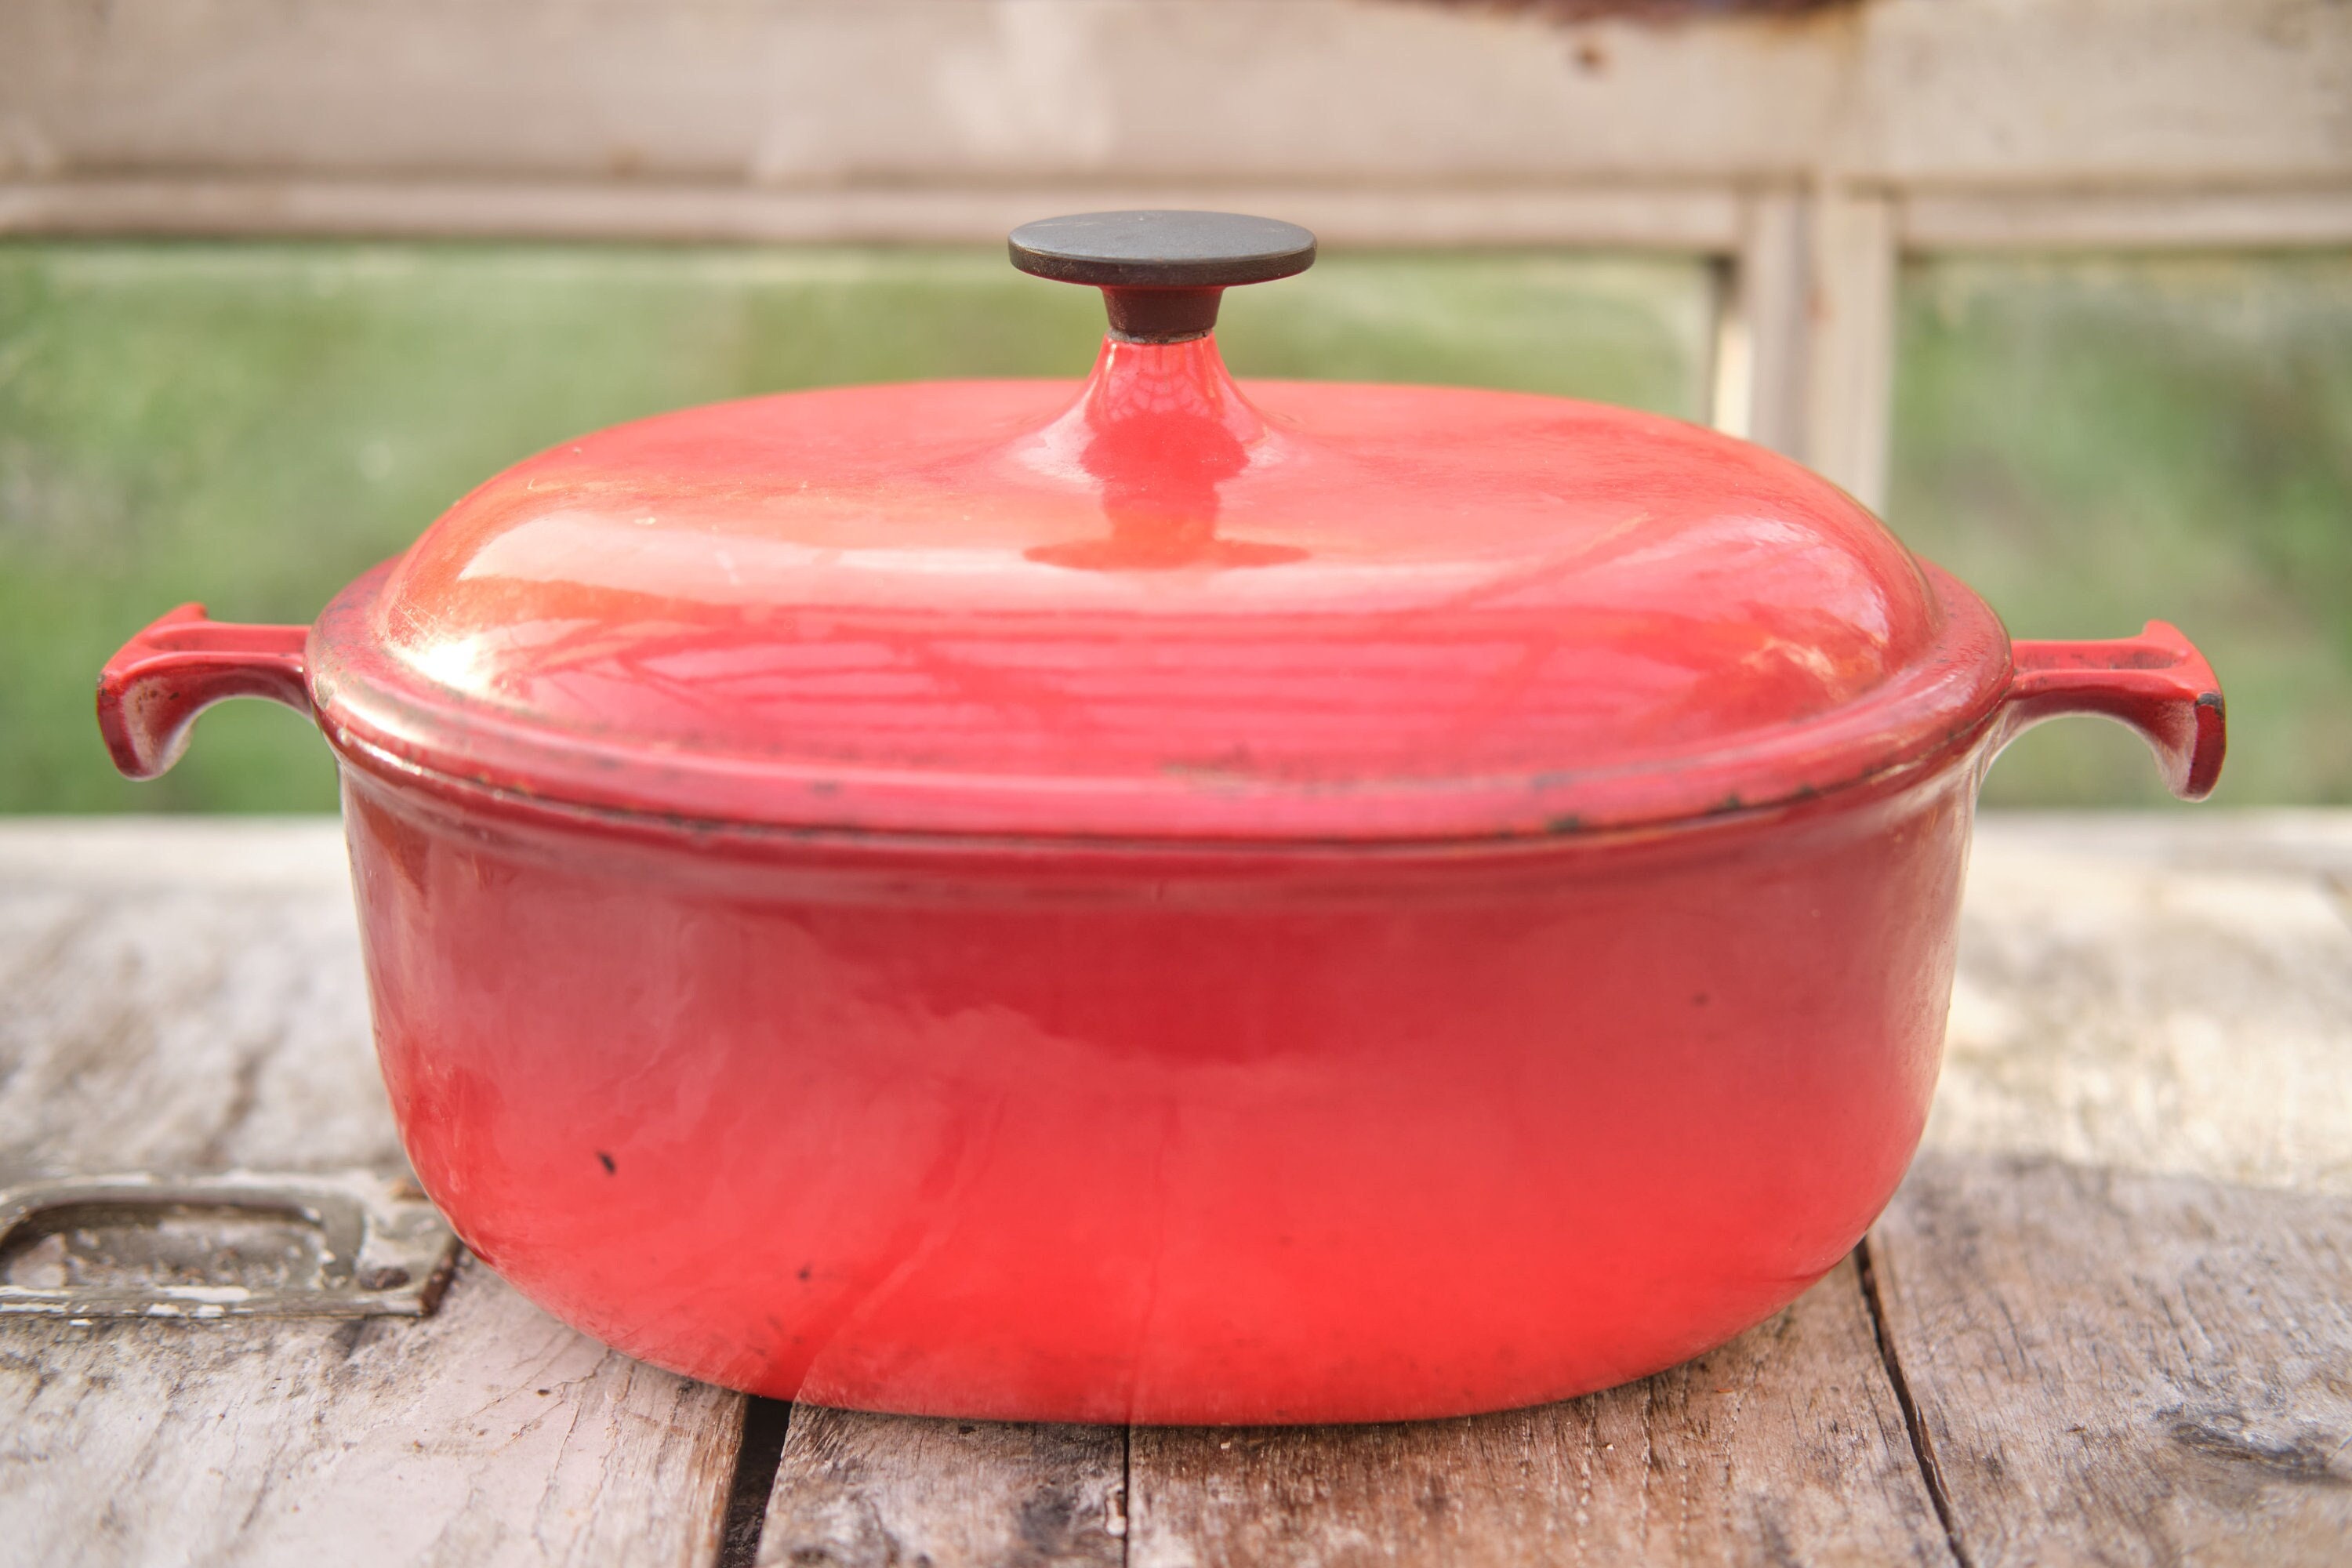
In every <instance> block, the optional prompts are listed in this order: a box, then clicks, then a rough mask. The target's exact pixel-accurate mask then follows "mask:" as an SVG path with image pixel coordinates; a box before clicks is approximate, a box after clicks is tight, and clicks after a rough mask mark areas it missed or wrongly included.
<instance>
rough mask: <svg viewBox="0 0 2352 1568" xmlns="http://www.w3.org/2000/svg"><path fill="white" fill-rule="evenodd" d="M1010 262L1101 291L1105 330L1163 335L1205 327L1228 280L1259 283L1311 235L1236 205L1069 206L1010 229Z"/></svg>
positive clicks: (1177, 337)
mask: <svg viewBox="0 0 2352 1568" xmlns="http://www.w3.org/2000/svg"><path fill="white" fill-rule="evenodd" d="M1007 248H1008V249H1010V250H1011V252H1012V254H1013V266H1015V267H1017V268H1020V269H1021V270H1022V271H1024V272H1028V273H1033V274H1034V275H1035V276H1037V277H1039V278H1052V279H1058V280H1059V281H1061V282H1064V283H1088V284H1092V285H1093V286H1094V287H1096V288H1097V289H1101V290H1102V291H1103V303H1104V305H1105V306H1106V307H1108V310H1109V312H1110V330H1111V335H1112V336H1114V337H1118V338H1123V339H1126V340H1128V341H1129V342H1150V343H1172V342H1183V341H1184V340H1185V339H1187V338H1197V337H1202V336H1203V335H1205V334H1206V333H1207V332H1208V331H1209V330H1210V329H1211V328H1213V327H1214V326H1215V325H1216V324H1217V302H1218V300H1219V298H1220V297H1221V296H1222V295H1223V293H1224V291H1225V290H1226V289H1229V288H1231V287H1233V286H1234V285H1235V284H1238V283H1265V282H1268V281H1271V280H1272V279H1276V278H1287V277H1289V276H1291V275H1292V274H1293V273H1296V272H1304V271H1306V270H1307V268H1309V267H1311V266H1313V265H1314V264H1315V237H1314V236H1313V235H1311V234H1309V233H1308V232H1307V230H1305V229H1303V228H1301V227H1299V226H1297V224H1295V223H1284V222H1282V221H1281V220H1279V219H1277V218H1270V217H1248V216H1243V215H1242V214H1240V213H1195V212H1118V213H1078V214H1075V215H1073V216H1069V217H1049V218H1041V219H1039V220H1038V221H1037V222H1035V223H1024V224H1023V225H1022V226H1020V227H1019V228H1016V229H1014V230H1013V235H1012V237H1011V239H1010V240H1009V241H1008V243H1007Z"/></svg>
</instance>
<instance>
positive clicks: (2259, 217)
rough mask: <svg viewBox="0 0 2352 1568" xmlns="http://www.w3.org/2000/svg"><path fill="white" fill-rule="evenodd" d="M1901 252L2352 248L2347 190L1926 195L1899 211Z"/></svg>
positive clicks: (2351, 203) (2351, 189)
mask: <svg viewBox="0 0 2352 1568" xmlns="http://www.w3.org/2000/svg"><path fill="white" fill-rule="evenodd" d="M1902 228H1903V244H1904V247H1905V248H1906V249H1909V250H1915V251H1934V250H2035V251H2042V250H2151V249H2154V250H2177V249H2231V250H2252V249H2257V248H2259V249H2276V248H2281V247H2295V246H2326V247H2342V246H2347V245H2352V186H2343V185H2336V186H2321V187H2315V188H2311V189H2293V188H2289V189H2283V190H2252V191H2242V190H2241V191H2231V190H2224V191H2160V192H2151V191H2070V192H2067V193H2065V194H2064V195H2044V194H2040V193H2014V192H2000V191H1990V192H1969V191H1944V192H1930V193H1927V194H1925V195H1917V196H1914V197H1912V198H1911V199H1910V200H1908V201H1906V202H1905V203H1904V204H1903V213H1902Z"/></svg>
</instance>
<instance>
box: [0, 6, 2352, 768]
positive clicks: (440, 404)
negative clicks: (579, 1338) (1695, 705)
mask: <svg viewBox="0 0 2352 1568" xmlns="http://www.w3.org/2000/svg"><path fill="white" fill-rule="evenodd" d="M1143 205H1158V206H1204V207H1220V208H1231V209H1235V210H1242V211H1256V212H1263V213H1266V214H1269V215H1271V216H1281V217H1286V218H1291V219H1294V220H1296V221H1298V222H1302V223H1305V224H1307V225H1308V226H1312V227H1314V228H1316V229H1317V230H1318V232H1319V233H1320V234H1321V236H1322V237H1323V240H1324V252H1323V259H1322V260H1321V261H1320V262H1319V263H1318V266H1317V267H1316V268H1315V269H1314V270H1313V271H1312V272H1310V273H1308V274H1307V275H1305V276H1304V277H1302V278H1299V279H1292V280H1290V281H1288V282H1285V283H1282V284H1279V285H1272V286H1267V287H1265V288H1260V289H1248V290H1244V291H1240V292H1237V293H1236V294H1235V295H1234V296H1233V298H1232V299H1231V300H1229V302H1228V304H1227V307H1226V310H1225V313H1224V319H1223V324H1222V325H1221V329H1220V339H1221V342H1223V346H1224V349H1225V352H1226V356H1227V358H1228V360H1229V362H1230V363H1232V365H1233V367H1234V370H1235V371H1236V373H1238V374H1243V375H1251V374H1259V375H1285V376H1309V377H1346V378H1368V379H1381V380H1405V381H1421V382H1448V383H1464V384H1480V385H1492V386H1507V387H1517V388H1526V389H1530V390H1538V391H1546V392H1557V393H1565V394H1571V395H1579V396H1586V397H1597V398H1602V399H1606V400H1610V401H1612V402H1619V403H1625V404H1631V405H1637V406H1640V407H1644V408H1650V409H1654V410H1659V411H1662V412H1664V413H1668V414H1673V415H1675V416H1680V417H1683V418H1686V419H1693V420H1697V421H1701V422H1711V423H1713V424H1716V425H1717V426H1721V427H1723V428H1726V429H1729V430H1732V431H1734V432H1736V433H1738V434H1742V435H1746V436H1748V437H1752V438H1755V439H1758V440H1761V441H1764V442H1766V443H1767V444H1769V445H1771V446H1773V447H1778V448H1780V450H1783V451H1786V452H1789V453H1790V454H1791V455H1793V456H1796V457H1798V458H1801V459H1803V460H1805V461H1807V462H1809V463H1811V464H1812V465H1813V466H1815V467H1816V468H1821V469H1822V471H1824V472H1825V473H1828V474H1829V475H1830V476H1831V477H1832V479H1837V480H1838V481H1839V482H1840V483H1842V484H1844V485H1845V486H1846V487H1847V488H1848V489H1852V490H1853V491H1854V492H1855V493H1856V494H1857V495H1859V496H1861V497H1862V498H1863V499H1864V500H1866V501H1868V502H1870V503H1871V504H1873V505H1874V506H1876V507H1878V508H1880V509H1881V510H1882V511H1883V513H1884V515H1885V517H1886V518H1887V520H1888V521H1889V523H1890V524H1891V525H1892V526H1893V527H1894V528H1895V531H1897V532H1898V533H1899V534H1901V535H1902V537H1903V538H1904V539H1905V540H1906V542H1908V543H1909V544H1910V545H1911V546H1912V548H1913V549H1915V550H1916V551H1917V552H1920V553H1921V554H1923V555H1926V556H1927V557H1928V558H1930V559H1932V560H1935V561H1937V562H1939V563H1942V564H1944V565H1946V566H1948V567H1949V568H1951V569H1953V570H1954V571H1956V572H1958V574H1960V575H1962V576H1963V577H1965V578H1966V579H1968V580H1969V582H1970V583H1971V584H1974V585H1975V586H1976V587H1977V588H1978V590H1979V592H1981V593H1983V594H1985V595H1987V596H1988V597H1989V598H1990V600H1991V601H1992V603H1993V605H1994V606H1995V607H1996V608H1997V609H1998V610H1999V611H2000V613H2001V615H2002V616H2003V617H2004V618H2005V619H2006V620H2007V621H2008V623H2009V625H2010V627H2011V631H2012V632H2013V633H2014V634H2016V635H2018V636H2021V637H2100V636H2119V635H2124V634H2126V633H2129V632H2132V631H2135V630H2137V628H2138V626H2139V624H2140V622H2141V621H2142V620H2143V619H2146V618H2147V617H2149V616H2161V617H2163V618H2166V619H2169V620H2172V621H2174V622H2176V623H2178V624H2179V625H2180V626H2182V627H2183V628H2184V629H2185V630H2187V631H2188V632H2189V634H2190V635H2191V636H2192V637H2196V638H2197V639H2198V640H2199V641H2200V644H2201V645H2202V646H2203V647H2204V648H2205V649H2206V651H2207V652H2208V653H2209V654H2210V656H2211V658H2212V659H2213V662H2214V664H2215V665H2216V667H2217V668H2219V669H2220V671H2221V676H2222V679H2223V682H2224V685H2225V686H2226V688H2227V689H2228V692H2229V696H2230V703H2231V764H2230V768H2229V770H2228V772H2227V773H2226V774H2225V776H2224V779H2223V782H2222V784H2221V791H2220V793H2219V796H2218V798H2220V799H2221V800H2222V801H2225V802H2233V803H2236V804H2239V805H2268V804H2283V803H2310V804H2320V803H2334V804H2345V803H2352V7H2347V6H2344V5H2335V4H2328V3H2326V0H2138V3H2135V4H2129V5H2125V4H2116V3H2110V0H1861V3H1852V4H1830V5H1821V4H1805V3H1803V0H1763V3H1760V4H1746V5H1743V4H1739V3H1737V0H1713V3H1700V0H1691V3H1688V4H1678V5H1677V4H1659V3H1656V0H1636V3H1633V4H1613V5H1612V4H1607V3H1603V0H1573V3H1567V0H1563V3H1551V4H1548V3H1540V0H1538V3H1529V4H1523V5H1511V4H1496V5H1465V4H1452V3H1446V0H668V3H666V4H663V3H656V0H480V3H474V4H462V5H461V4H457V3H455V0H446V3H430V0H410V3H406V4H388V3H378V0H112V3H110V4H98V3H96V0H11V3H10V4H9V5H7V6H5V8H0V811H6V812H85V811H122V810H139V811H154V810H173V811H294V810H331V809H332V808H333V805H334V793H333V780H332V774H331V765H330V763H329V762H328V759H327V753H326V752H325V749H324V748H323V747H322V746H320V745H319V744H318V743H317V741H316V738H315V736H314V735H312V734H311V733H310V731H308V730H307V728H306V727H305V725H304V724H303V723H302V722H301V721H299V719H297V718H296V717H295V716H293V715H292V714H289V713H288V712H286V711H284V710H279V709H275V708H268V707H265V706H263V705H260V704H233V705H230V706H228V707H226V708H224V709H221V710H215V712H214V713H212V714H211V715H209V716H208V717H207V718H206V719H205V721H204V729H205V734H204V737H203V740H202V742H201V743H200V744H198V745H196V746H194V748H192V750H191V751H190V752H189V754H188V757H187V759H186V760H185V762H184V763H183V764H182V765H181V766H180V767H179V768H178V769H177V770H176V771H174V772H173V773H171V774H169V775H168V776H167V777H165V778H164V779H163V780H161V781H158V782H156V783H154V784H137V785H134V784H127V783H125V782H123V781H121V780H120V779H118V778H117V777H116V776H115V775H114V773H113V772H112V770H111V768H110V766H109V765H108V764H107V762H106V759H105V756H104V753H103V751H102V749H101V748H100V743H99V741H98V737H97V733H96V730H95V726H94V724H93V722H92V720H91V715H90V698H89V693H90V688H91V684H92V681H93V680H94V679H95V676H96V673H97V670H98V668H99V667H100V664H102V663H103V662H104V660H105V658H107V656H108V655H109V654H110V653H111V652H112V651H113V649H114V648H115V647H117V646H118V645H119V644H120V643H121V640H122V639H123V637H126V636H127V635H128V634H129V633H131V631H133V630H135V629H136V628H137V627H139V626H142V625H143V624H144V623H145V622H146V621H148V620H149V619H152V617H153V616H155V615H156V614H158V613H160V612H161V611H162V610H163V609H165V608H167V607H169V606H170V605H173V604H175V603H178V602H180V601H182V600H185V599H201V600H203V601H205V603H207V604H208V605H210V606H211V608H212V611H213V613H214V614H215V616H218V617H220V618H223V619H235V620H260V621H307V620H309V619H310V618H311V617H312V616H314V615H315V614H316V613H317V611H318V609H319V608H320V605H322V604H323V603H324V601H325V600H326V598H327V597H328V596H329V595H331V593H332V592H333V591H334V590H335V589H337V588H338V587H340V586H341V584H343V583H344V582H345V581H346V580H348V579H349V578H350V577H352V575H353V574H356V573H358V572H359V571H361V570H362V569H363V568H365V567H366V566H368V565H370V564H372V563H374V562H376V561H378V560H381V559H383V558H384V557H386V556H389V555H392V554H394V553H396V552H399V551H400V550H401V549H403V548H404V547H405V545H406V544H407V543H408V542H409V541H411V540H412V539H414V538H415V535H416V534H417V533H418V532H419V531H421V530H422V529H424V528H425V526H426V525H427V524H428V523H430V522H431V521H432V520H433V519H434V517H435V516H436V515H437V514H438V513H439V511H440V510H442V509H443V508H444V507H446V505H447V504H448V503H449V502H450V501H452V500H455V499H457V496H459V495H460V494H462V493H463V492H464V491H465V490H466V489H469V488H470V487H471V486H472V485H473V484H475V483H476V482H478V480H480V479H484V478H486V477H488V475H490V474H491V473H493V472H495V471H496V470H498V469H499V468H502V467H504V466H506V465H507V464H509V463H511V462H513V461H515V460H516V459H518V458H522V457H524V456H526V455H528V454H530V452H532V451H534V450H537V449H538V448H540V447H544V446H547V445H549V444H551V443H552V442H555V441H557V440H560V439H562V438H563V437H568V436H570V435H572V434H573V433H575V432H578V431H580V430H583V429H585V428H591V427H593V426H600V425H604V424H610V423H613V422H614V421H618V420H623V419H627V418H632V417H635V416H639V415H644V414H647V413H652V412H655V411H656V410H660V409H665V408H669V407H674V406H677V405H682V404H689V403H696V402H702V401H709V400H712V399H717V398H725V397H735V396H740V395H748V394H753V393H760V392H768V391H775V390H782V389H786V388H792V387H802V386H815V385H823V384H835V383H844V382H860V381H873V380H892V379H901V378H909V377H925V376H939V375H972V374H982V375H1003V374H1015V375H1064V376H1072V377H1075V376H1076V375H1078V374H1082V373H1083V372H1084V370H1085V368H1086V367H1087V363H1089V360H1090V358H1091V354H1092V351H1093V344H1094V342H1095V340H1096V338H1097V335H1098V333H1099V331H1100V310H1099V305H1098V303H1097V301H1096V300H1095V299H1094V298H1093V297H1092V296H1091V294H1089V293H1087V292H1086V291H1083V290H1078V289H1067V288H1060V287H1056V286H1054V285H1050V284H1045V283H1040V282H1038V281H1035V280H1034V279H1026V278H1024V277H1021V276H1020V275H1018V274H1015V273H1014V272H1013V271H1012V270H1011V269H1010V268H1009V267H1007V266H1006V265H1005V263H1004V260H1003V247H1002V235H1003V231H1004V230H1005V229H1006V228H1009V227H1010V226H1013V224H1015V223H1018V222H1021V221H1024V220H1025V219H1027V218H1031V217H1036V216H1047V215H1051V214H1054V213H1059V212H1067V211H1078V210H1087V209H1090V208H1099V207H1114V206H1143ZM2159 795H2160V791H2159V790H2158V786H2157V784H2156V778H2155V773H2154V771H2153V770H2152V769H2151V768H2150V767H2149V766H2148V765H2147V760H2146V758H2145V756H2144V754H2143V753H2141V752H2140V751H2139V750H2138V745H2137V742H2136V741H2134V740H2133V739H2132V738H2131V737H2129V736H2128V735H2127V734H2126V733H2125V732H2124V731H2121V730H2120V729H2115V728H2111V727H2107V726H2101V725H2095V724H2088V723H2081V724H2067V725H2054V726H2050V727H2047V728H2045V729H2043V730H2041V731H2036V732H2035V733H2033V734H2032V735H2031V736H2029V737H2027V738H2026V739H2025V740H2024V741H2022V742H2020V743H2019V744H2018V746H2017V747H2016V748H2015V750H2014V751H2012V752H2011V753H2010V755H2009V756H2008V757H2007V758H2006V759H2004V761H2003V763H2001V765H2000V768H1999V769H1997V770H1996V771H1995V773H1994V775H1993V779H1992V783H1991V784H1990V789H1989V791H1988V798H1989V800H1990V802H1992V803H1994V804H2004V805H2141V804H2147V805H2156V804H2158V797H2159Z"/></svg>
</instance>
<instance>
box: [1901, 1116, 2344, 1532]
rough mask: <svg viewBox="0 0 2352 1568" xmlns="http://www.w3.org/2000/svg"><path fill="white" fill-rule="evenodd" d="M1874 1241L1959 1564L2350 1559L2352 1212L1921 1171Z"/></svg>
mask: <svg viewBox="0 0 2352 1568" xmlns="http://www.w3.org/2000/svg"><path fill="white" fill-rule="evenodd" d="M1869 1245H1870V1256H1871V1258H1872V1261H1873V1264H1874V1274H1875V1279H1876V1284H1877V1289H1878V1292H1879V1298H1880V1300H1881V1303H1882V1306H1883V1310H1884V1313H1885V1323H1886V1329H1887V1333H1888V1337H1889V1341H1890V1342H1891V1343H1892V1344H1893V1346H1894V1348H1895V1352H1896V1356H1897V1359H1898V1361H1899V1363H1900V1364H1901V1366H1902V1368H1903V1373H1904V1376H1905V1379H1906V1384H1907V1385H1908V1391H1909V1394H1910V1397H1911V1399H1912V1400H1913V1402H1914V1404H1915V1405H1916V1409H1917V1411H1918V1415H1919V1419H1920V1424H1921V1428H1922V1432H1923V1436H1924V1440H1925V1441H1924V1447H1925V1448H1926V1450H1927V1454H1928V1455H1929V1457H1930V1460H1931V1463H1932V1467H1933V1473H1934V1475H1935V1476H1936V1478H1937V1482H1938V1484H1939V1486H1940V1488H1941V1489H1942V1492H1943V1494H1944V1496H1945V1497H1946V1498H1947V1499H1948V1502H1949V1506H1950V1511H1951V1514H1952V1516H1953V1520H1954V1524H1955V1531H1956V1534H1957V1537H1958V1543H1959V1546H1960V1549H1961V1551H1962V1552H1963V1554H1964V1556H1965V1559H1966V1561H1967V1563H1969V1565H1970V1568H1998V1565H2000V1564H2007V1563H2033V1564H2062V1563H2099V1564H2103V1565H2104V1564H2116V1565H2120V1564H2132V1563H2150V1564H2156V1563H2166V1564H2169V1563H2212V1564H2237V1563H2244V1564H2256V1563H2260V1564H2264V1565H2274V1568H2293V1565H2295V1564H2306V1563H2307V1564H2312V1565H2314V1568H2317V1565H2319V1564H2336V1563H2343V1562H2345V1561H2347V1558H2352V1376H2347V1368H2352V1202H2347V1201H2346V1200H2344V1199H2341V1198H2331V1197H2324V1196H2315V1195H2311V1194H2289V1193H2278V1192H2264V1191H2259V1190H2255V1189H2251V1188H2246V1187H2240V1186H2233V1185H2231V1184H2224V1183H2217V1182H2211V1181H2208V1180H2204V1179H2201V1178H2196V1177H2177V1176H2175V1177H2151V1176H2140V1175H2130V1174H2122V1173H2115V1172H2106V1171H2095V1170H2090V1169H2085V1168H2083V1167H2080V1166H2072V1165H2067V1164H2063V1163H2057V1162H2053V1161H2045V1160H2033V1161H2017V1160H1991V1159H1962V1158H1954V1157H1948V1156H1929V1157H1927V1159H1925V1160H1923V1161H1922V1162H1921V1163H1920V1164H1919V1166H1918V1167H1916V1169H1915V1170H1914V1171H1913V1173H1912V1176H1911V1179H1910V1180H1909V1181H1908V1182H1907V1183H1906V1184H1905V1186H1904V1189H1903V1191H1902V1193H1901V1194H1899V1195H1898V1196H1897V1197H1896V1199H1895V1205H1894V1206H1893V1207H1892V1208H1890V1209H1889V1210H1888V1211H1887V1214H1886V1215H1885V1218H1883V1219H1882V1220H1881V1221H1880V1222H1879V1225H1878V1226H1877V1228H1876V1229H1875V1230H1874V1232H1873V1233H1872V1236H1871V1240H1870V1244H1869Z"/></svg>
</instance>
